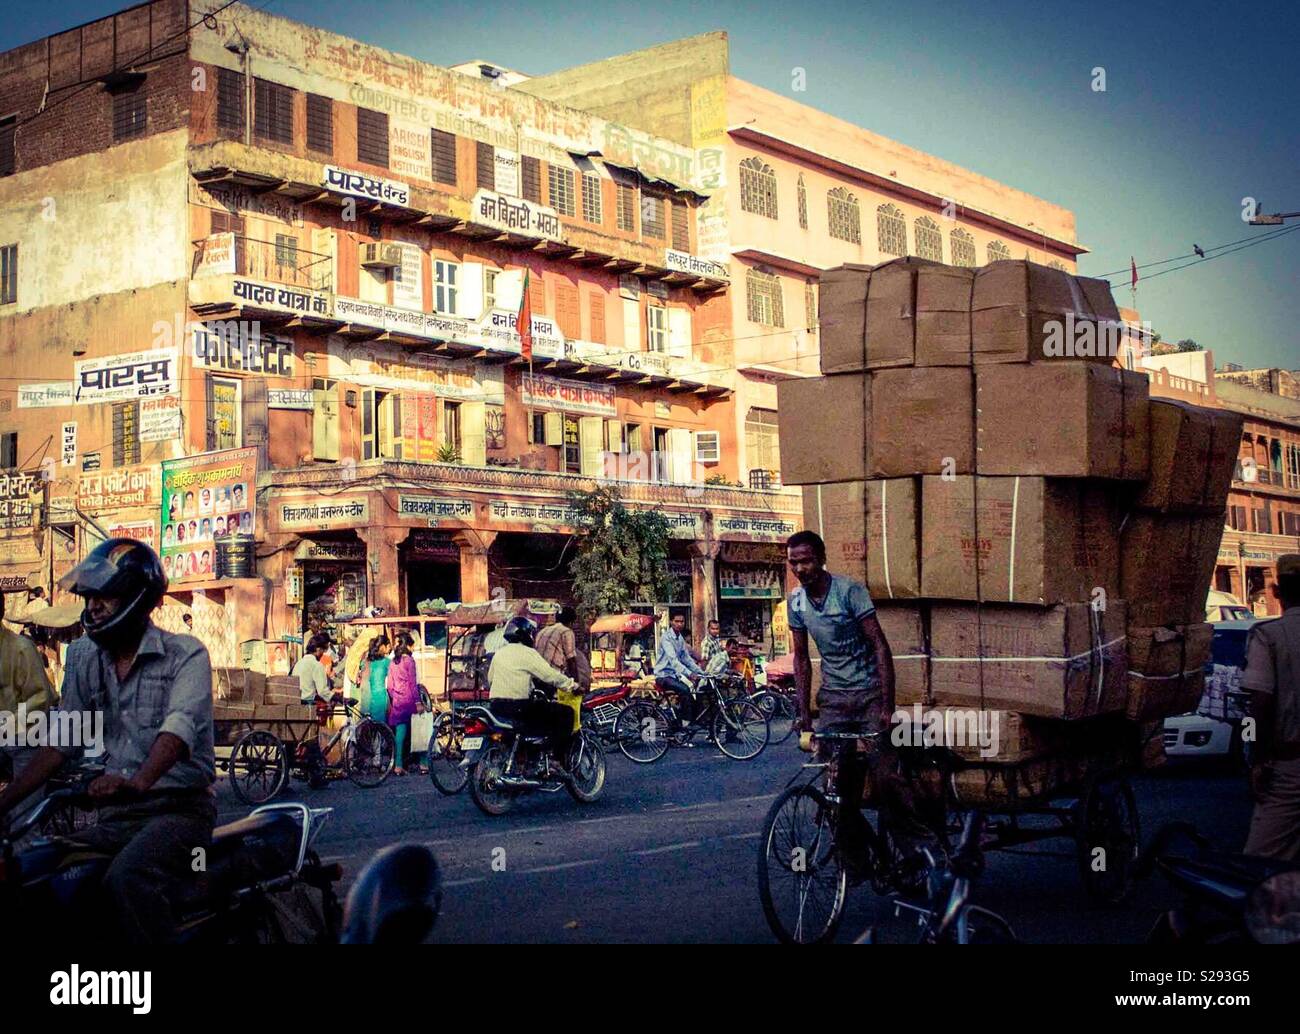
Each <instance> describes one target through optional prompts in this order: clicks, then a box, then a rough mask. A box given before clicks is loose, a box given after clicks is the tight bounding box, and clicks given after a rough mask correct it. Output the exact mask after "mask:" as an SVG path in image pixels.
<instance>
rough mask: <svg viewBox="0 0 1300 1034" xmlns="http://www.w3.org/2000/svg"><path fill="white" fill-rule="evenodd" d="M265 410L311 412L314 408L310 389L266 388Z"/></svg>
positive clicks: (314, 403)
mask: <svg viewBox="0 0 1300 1034" xmlns="http://www.w3.org/2000/svg"><path fill="white" fill-rule="evenodd" d="M266 408H267V409H302V410H306V411H307V412H309V413H310V412H311V411H312V410H313V409H315V408H316V401H315V399H314V398H313V397H312V390H311V389H310V388H268V389H267V390H266Z"/></svg>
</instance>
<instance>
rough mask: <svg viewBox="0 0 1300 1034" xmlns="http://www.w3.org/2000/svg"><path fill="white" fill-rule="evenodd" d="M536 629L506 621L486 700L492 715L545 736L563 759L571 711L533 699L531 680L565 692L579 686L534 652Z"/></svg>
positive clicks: (570, 729) (521, 620)
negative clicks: (504, 641) (504, 643)
mask: <svg viewBox="0 0 1300 1034" xmlns="http://www.w3.org/2000/svg"><path fill="white" fill-rule="evenodd" d="M536 627H537V626H536V625H534V624H533V623H532V622H531V621H530V620H528V618H523V617H519V618H511V619H510V620H509V621H507V622H506V627H505V629H504V630H503V634H504V635H505V639H506V645H505V646H503V647H501V648H500V649H499V650H497V652H496V653H495V654H493V655H492V666H491V667H490V668H489V669H488V684H489V686H490V689H489V690H488V701H489V704H490V706H491V708H492V711H493V713H495V714H499V715H500V716H501V717H502V718H507V719H510V720H511V721H516V722H521V723H522V724H523V725H524V727H525V728H527V729H530V730H532V729H535V730H537V733H538V735H541V734H543V733H545V734H546V735H547V736H548V738H549V739H550V742H551V747H552V748H553V749H554V750H555V752H556V754H557V755H558V756H559V757H561V758H562V757H564V749H565V747H567V746H568V743H569V736H570V735H571V734H572V732H573V709H572V708H569V707H565V706H564V705H563V704H557V703H555V702H554V701H550V700H533V699H532V689H533V681H534V680H536V681H538V682H541V683H542V684H544V685H547V686H553V687H554V688H555V689H563V690H565V691H570V690H573V689H576V688H577V685H578V684H577V683H576V682H574V681H573V679H571V678H569V676H567V675H566V674H564V672H562V671H557V670H556V669H555V668H553V667H551V665H550V664H548V663H547V662H546V659H545V658H544V657H542V655H541V654H540V653H538V652H537V651H536V650H535V649H533V633H534V630H535V629H536Z"/></svg>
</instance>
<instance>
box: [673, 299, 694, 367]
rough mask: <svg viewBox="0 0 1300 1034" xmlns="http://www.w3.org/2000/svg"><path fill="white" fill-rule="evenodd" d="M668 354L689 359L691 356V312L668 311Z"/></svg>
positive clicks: (685, 310)
mask: <svg viewBox="0 0 1300 1034" xmlns="http://www.w3.org/2000/svg"><path fill="white" fill-rule="evenodd" d="M668 354H669V355H675V356H679V357H681V358H682V359H689V358H690V355H691V310H690V309H669V310H668Z"/></svg>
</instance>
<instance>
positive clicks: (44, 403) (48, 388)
mask: <svg viewBox="0 0 1300 1034" xmlns="http://www.w3.org/2000/svg"><path fill="white" fill-rule="evenodd" d="M73 394H74V387H73V383H72V381H53V382H51V383H48V384H20V385H18V408H19V409H44V408H46V407H48V406H70V405H72V402H73Z"/></svg>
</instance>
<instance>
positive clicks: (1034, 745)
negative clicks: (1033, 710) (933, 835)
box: [899, 704, 1075, 764]
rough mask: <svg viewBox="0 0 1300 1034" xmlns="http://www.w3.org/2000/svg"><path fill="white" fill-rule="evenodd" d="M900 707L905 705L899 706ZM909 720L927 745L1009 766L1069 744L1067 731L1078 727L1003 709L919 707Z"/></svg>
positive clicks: (971, 758) (914, 706)
mask: <svg viewBox="0 0 1300 1034" xmlns="http://www.w3.org/2000/svg"><path fill="white" fill-rule="evenodd" d="M899 706H900V707H901V706H903V705H901V704H900V705H899ZM906 719H907V720H908V721H909V722H910V724H911V727H912V736H913V744H915V737H916V735H917V730H918V729H919V730H920V734H921V735H922V736H924V737H925V739H924V741H923V742H924V743H925V744H926V745H931V744H932V745H934V746H940V747H946V748H948V749H949V750H951V751H952V752H953V753H954V754H956V755H957V756H958V757H960V758H963V759H965V760H967V761H986V762H998V763H1002V764H1007V763H1011V762H1016V761H1024V760H1026V759H1028V758H1036V757H1042V756H1044V755H1046V754H1051V753H1053V752H1056V751H1059V750H1061V749H1063V748H1064V746H1065V744H1066V743H1067V737H1066V736H1065V733H1064V730H1065V728H1067V727H1068V726H1070V725H1072V724H1075V723H1070V722H1062V721H1058V720H1057V719H1053V718H1041V717H1038V716H1037V715H1026V714H1020V713H1019V712H1018V711H1007V710H1005V709H1002V708H985V709H981V708H978V707H937V706H936V707H917V706H916V705H913V707H912V708H911V712H910V713H909V714H907V715H906Z"/></svg>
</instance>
